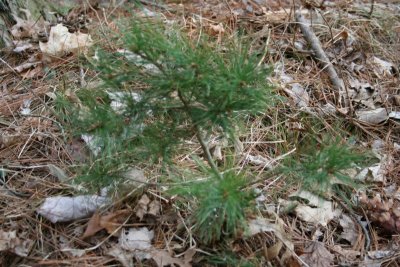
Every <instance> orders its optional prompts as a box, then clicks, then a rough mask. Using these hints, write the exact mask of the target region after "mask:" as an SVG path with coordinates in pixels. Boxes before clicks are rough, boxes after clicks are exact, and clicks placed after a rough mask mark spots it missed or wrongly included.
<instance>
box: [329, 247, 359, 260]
mask: <svg viewBox="0 0 400 267" xmlns="http://www.w3.org/2000/svg"><path fill="white" fill-rule="evenodd" d="M332 250H333V251H334V252H336V253H338V254H340V256H342V257H343V258H344V259H343V260H344V261H345V262H346V261H355V260H357V257H359V256H360V254H361V253H360V252H359V251H355V250H347V249H343V248H342V247H341V246H340V245H334V246H333V247H332Z"/></svg>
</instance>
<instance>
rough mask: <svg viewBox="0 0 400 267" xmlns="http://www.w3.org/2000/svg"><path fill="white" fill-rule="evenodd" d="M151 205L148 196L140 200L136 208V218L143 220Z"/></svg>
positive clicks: (144, 195)
mask: <svg viewBox="0 0 400 267" xmlns="http://www.w3.org/2000/svg"><path fill="white" fill-rule="evenodd" d="M149 203H150V199H149V197H148V196H147V195H146V194H143V196H142V197H141V198H140V199H139V202H138V204H137V206H136V208H135V209H136V216H137V217H138V218H139V219H140V220H142V219H143V217H144V215H145V214H147V209H148V205H149Z"/></svg>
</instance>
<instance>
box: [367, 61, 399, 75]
mask: <svg viewBox="0 0 400 267" xmlns="http://www.w3.org/2000/svg"><path fill="white" fill-rule="evenodd" d="M369 62H371V63H372V65H373V66H374V67H375V68H374V72H375V74H376V75H377V76H378V77H381V75H382V76H392V75H393V74H395V73H396V68H395V66H394V64H393V63H391V62H388V61H385V60H383V59H380V58H378V57H372V58H371V59H370V60H369Z"/></svg>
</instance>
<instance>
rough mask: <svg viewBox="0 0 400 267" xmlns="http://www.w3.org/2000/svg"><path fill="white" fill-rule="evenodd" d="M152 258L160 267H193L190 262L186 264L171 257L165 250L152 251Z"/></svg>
mask: <svg viewBox="0 0 400 267" xmlns="http://www.w3.org/2000/svg"><path fill="white" fill-rule="evenodd" d="M150 254H151V258H152V259H153V260H154V261H155V262H156V264H157V266H158V267H164V266H174V264H176V265H178V266H180V267H191V266H192V265H191V264H190V263H188V262H184V261H183V260H181V259H178V258H174V257H171V255H169V253H168V252H167V251H165V250H159V249H154V250H152V251H151V253H150Z"/></svg>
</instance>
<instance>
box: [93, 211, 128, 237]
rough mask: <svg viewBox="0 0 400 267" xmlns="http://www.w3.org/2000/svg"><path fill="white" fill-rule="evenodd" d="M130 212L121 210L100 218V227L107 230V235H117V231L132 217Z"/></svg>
mask: <svg viewBox="0 0 400 267" xmlns="http://www.w3.org/2000/svg"><path fill="white" fill-rule="evenodd" d="M130 214H131V211H130V210H119V211H116V212H113V213H110V214H107V215H104V216H101V218H100V225H101V226H102V227H103V228H104V229H106V231H107V233H109V234H113V235H117V233H116V231H117V229H118V228H119V227H120V226H121V225H122V224H123V223H124V221H126V219H127V218H128V216H130Z"/></svg>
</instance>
